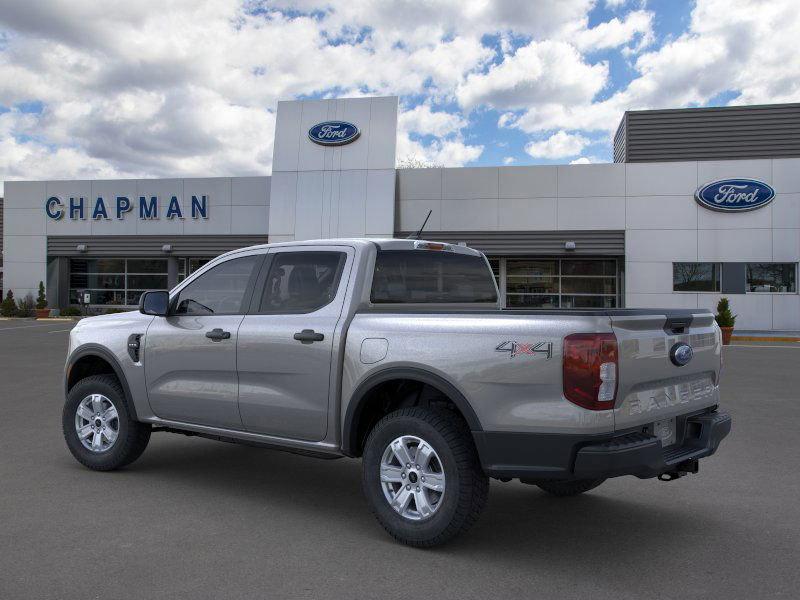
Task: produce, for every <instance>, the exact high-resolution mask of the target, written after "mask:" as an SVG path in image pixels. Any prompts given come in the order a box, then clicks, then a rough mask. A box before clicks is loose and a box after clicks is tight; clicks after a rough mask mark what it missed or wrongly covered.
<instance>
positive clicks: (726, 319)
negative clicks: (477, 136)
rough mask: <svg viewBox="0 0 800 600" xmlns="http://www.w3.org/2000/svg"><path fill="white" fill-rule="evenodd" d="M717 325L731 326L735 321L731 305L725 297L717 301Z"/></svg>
mask: <svg viewBox="0 0 800 600" xmlns="http://www.w3.org/2000/svg"><path fill="white" fill-rule="evenodd" d="M716 319H717V325H719V326H720V327H733V324H734V323H735V322H736V315H735V314H733V313H732V312H731V306H730V303H729V302H728V299H727V298H720V299H719V302H718V303H717V316H716Z"/></svg>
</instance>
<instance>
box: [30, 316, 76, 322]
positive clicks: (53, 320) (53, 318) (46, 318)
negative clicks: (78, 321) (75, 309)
mask: <svg viewBox="0 0 800 600" xmlns="http://www.w3.org/2000/svg"><path fill="white" fill-rule="evenodd" d="M36 320H37V321H48V322H51V323H52V322H55V321H74V320H75V318H73V317H44V318H41V319H36Z"/></svg>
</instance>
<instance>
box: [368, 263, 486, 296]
mask: <svg viewBox="0 0 800 600" xmlns="http://www.w3.org/2000/svg"><path fill="white" fill-rule="evenodd" d="M371 299H372V302H373V303H375V304H384V303H464V302H497V290H496V289H495V285H494V277H493V276H492V271H491V269H489V265H487V264H486V261H485V260H484V258H483V257H482V256H472V255H467V254H455V253H452V252H431V251H425V250H385V251H380V252H378V258H377V260H376V262H375V274H374V276H373V278H372V296H371Z"/></svg>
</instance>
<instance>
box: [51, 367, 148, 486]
mask: <svg viewBox="0 0 800 600" xmlns="http://www.w3.org/2000/svg"><path fill="white" fill-rule="evenodd" d="M62 427H63V430H64V439H65V440H66V442H67V447H68V448H69V450H70V452H72V456H74V457H75V459H76V460H77V461H78V462H79V463H81V464H82V465H84V466H86V467H89V468H90V469H93V470H95V471H111V470H114V469H119V468H120V467H124V466H126V465H129V464H130V463H132V462H133V461H135V460H136V459H137V458H139V456H141V454H142V452H144V449H145V448H146V447H147V443H148V442H149V441H150V425H148V424H146V423H139V422H138V421H136V420H134V419H133V418H132V416H131V412H130V410H129V409H128V403H127V401H126V399H125V392H123V390H122V386H121V385H120V383H119V381H118V380H117V378H116V377H114V376H113V375H92V376H90V377H86V378H84V379H81V380H80V381H79V382H78V383H76V384H75V385H74V386H73V388H72V389H71V390H70V391H69V393H68V394H67V399H66V402H65V403H64V412H63V414H62Z"/></svg>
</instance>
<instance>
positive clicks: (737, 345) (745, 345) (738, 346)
mask: <svg viewBox="0 0 800 600" xmlns="http://www.w3.org/2000/svg"><path fill="white" fill-rule="evenodd" d="M724 348H789V349H792V350H800V346H755V345H753V346H750V345H748V344H728V345H727V346H724Z"/></svg>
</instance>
